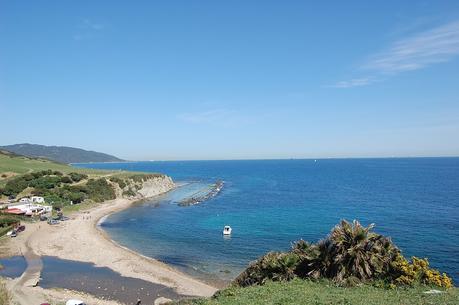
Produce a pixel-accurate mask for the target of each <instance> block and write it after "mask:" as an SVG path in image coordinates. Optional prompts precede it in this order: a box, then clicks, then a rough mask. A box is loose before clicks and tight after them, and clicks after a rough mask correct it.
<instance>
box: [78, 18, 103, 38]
mask: <svg viewBox="0 0 459 305" xmlns="http://www.w3.org/2000/svg"><path fill="white" fill-rule="evenodd" d="M104 28H105V25H104V24H102V23H97V22H94V21H91V20H89V19H83V20H81V21H80V23H79V24H78V25H77V30H76V33H75V34H74V35H73V39H74V40H83V39H88V38H91V37H92V36H93V35H94V33H95V32H99V31H102V30H103V29H104Z"/></svg>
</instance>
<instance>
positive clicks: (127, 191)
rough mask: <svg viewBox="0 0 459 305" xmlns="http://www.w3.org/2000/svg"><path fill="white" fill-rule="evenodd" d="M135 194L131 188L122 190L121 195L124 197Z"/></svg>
mask: <svg viewBox="0 0 459 305" xmlns="http://www.w3.org/2000/svg"><path fill="white" fill-rule="evenodd" d="M135 195H136V192H134V191H133V190H132V189H131V188H129V189H127V190H125V191H123V196H125V197H133V196H135Z"/></svg>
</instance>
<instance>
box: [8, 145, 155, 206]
mask: <svg viewBox="0 0 459 305" xmlns="http://www.w3.org/2000/svg"><path fill="white" fill-rule="evenodd" d="M159 176H163V175H161V174H146V173H145V174H143V173H131V172H125V171H102V170H92V169H78V168H74V167H72V166H69V165H66V164H62V163H56V162H53V161H50V160H45V159H41V158H32V157H26V156H20V155H17V154H14V153H10V152H7V151H0V199H3V200H4V201H5V200H6V199H8V198H9V199H18V198H22V197H26V196H31V195H32V196H42V197H44V198H45V200H46V202H49V203H51V202H52V203H53V204H54V205H56V206H63V207H65V206H68V205H70V204H71V203H72V204H75V203H84V202H102V201H105V200H110V199H114V198H116V197H117V195H119V196H125V197H129V196H135V195H136V194H137V191H138V190H139V189H140V188H142V183H143V182H144V181H145V180H147V179H151V178H154V177H159Z"/></svg>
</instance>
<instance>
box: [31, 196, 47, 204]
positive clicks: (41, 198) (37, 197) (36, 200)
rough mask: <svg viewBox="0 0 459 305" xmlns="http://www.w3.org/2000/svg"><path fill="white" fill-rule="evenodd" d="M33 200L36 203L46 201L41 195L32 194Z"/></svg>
mask: <svg viewBox="0 0 459 305" xmlns="http://www.w3.org/2000/svg"><path fill="white" fill-rule="evenodd" d="M31 199H32V202H34V203H44V202H45V198H43V197H40V196H32V198H31Z"/></svg>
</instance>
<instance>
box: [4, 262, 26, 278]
mask: <svg viewBox="0 0 459 305" xmlns="http://www.w3.org/2000/svg"><path fill="white" fill-rule="evenodd" d="M0 264H1V265H2V266H3V269H0V276H3V277H9V278H12V279H14V278H17V277H20V276H21V274H22V273H23V272H24V270H25V269H26V267H27V263H26V261H25V259H24V257H23V256H12V257H8V258H1V259H0Z"/></svg>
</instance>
